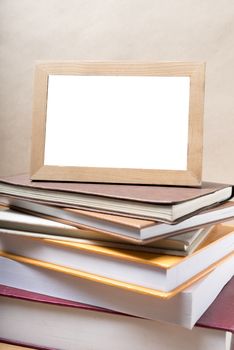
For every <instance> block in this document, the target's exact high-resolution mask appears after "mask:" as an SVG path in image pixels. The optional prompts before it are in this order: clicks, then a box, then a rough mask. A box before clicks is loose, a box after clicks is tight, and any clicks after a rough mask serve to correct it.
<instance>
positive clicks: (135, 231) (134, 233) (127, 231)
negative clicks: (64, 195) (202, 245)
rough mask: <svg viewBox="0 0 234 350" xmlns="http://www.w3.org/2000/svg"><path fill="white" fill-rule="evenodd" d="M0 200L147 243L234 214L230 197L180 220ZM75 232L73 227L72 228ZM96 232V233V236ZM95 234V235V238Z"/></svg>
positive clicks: (98, 236)
mask: <svg viewBox="0 0 234 350" xmlns="http://www.w3.org/2000/svg"><path fill="white" fill-rule="evenodd" d="M0 200H1V201H2V202H4V203H5V204H6V205H10V206H12V207H13V209H15V210H17V211H18V210H21V211H23V212H26V213H29V214H31V215H33V216H35V215H37V216H40V217H43V218H45V219H49V220H53V221H58V222H60V223H63V224H67V225H72V226H75V227H77V228H79V229H82V230H86V231H87V230H88V231H90V230H91V231H92V236H91V237H90V236H89V238H91V239H102V238H103V236H104V235H105V240H107V239H108V237H110V238H109V239H108V240H110V241H111V240H113V239H114V240H115V241H116V240H119V241H120V242H121V241H123V240H126V241H129V242H133V243H134V244H144V245H146V244H148V243H150V242H152V241H155V240H156V239H161V238H164V237H168V236H171V235H175V234H176V233H181V232H186V231H189V230H192V229H195V228H201V227H203V226H204V225H209V224H214V223H218V222H223V221H226V220H230V219H231V218H234V202H233V201H228V202H226V203H224V204H221V205H219V206H216V207H214V208H211V209H208V210H204V211H203V212H200V213H199V214H196V215H193V216H192V217H190V218H187V219H185V220H183V221H181V222H179V223H177V224H173V225H171V224H166V223H161V222H155V221H148V220H143V219H137V218H131V217H126V216H120V215H113V214H106V213H98V212H91V211H87V210H79V209H71V208H58V207H53V206H48V205H44V204H39V203H36V202H33V201H27V200H23V199H16V198H10V197H1V198H0ZM73 232H74V230H73ZM94 232H96V236H94ZM95 237H96V238H95Z"/></svg>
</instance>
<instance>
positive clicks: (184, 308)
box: [0, 257, 234, 346]
mask: <svg viewBox="0 0 234 350" xmlns="http://www.w3.org/2000/svg"><path fill="white" fill-rule="evenodd" d="M233 264H234V259H233V258H228V259H226V260H225V261H224V262H223V263H222V264H220V265H219V266H217V268H215V269H214V270H213V271H212V272H211V273H209V274H208V275H207V276H206V277H204V278H202V279H200V280H199V281H197V282H196V283H193V284H192V285H191V286H190V287H188V288H186V289H185V290H184V291H182V292H181V293H179V294H177V295H176V296H175V297H173V298H171V299H169V300H164V299H161V298H155V297H154V296H152V295H149V294H139V293H138V292H136V291H133V290H131V289H121V288H115V287H113V286H110V285H104V284H101V283H96V282H95V281H92V280H90V279H83V278H80V277H78V276H76V275H73V274H71V273H70V272H69V271H68V270H65V269H63V270H62V269H60V268H59V266H57V268H55V269H54V270H51V269H50V266H49V265H48V264H46V263H43V264H41V265H40V266H36V265H33V264H30V263H29V262H28V263H27V264H26V263H24V262H22V261H16V260H12V259H9V258H4V257H0V283H1V284H4V285H5V286H10V287H14V288H20V289H25V290H28V291H31V292H37V293H41V294H45V295H48V296H52V297H56V298H63V299H66V300H70V301H75V302H79V303H85V304H89V305H95V306H97V307H101V308H105V309H110V310H114V311H117V312H121V313H125V314H130V315H135V316H139V317H143V318H148V319H151V320H157V321H164V322H167V323H171V324H177V325H180V326H182V327H186V328H192V327H193V326H194V324H195V323H196V322H197V320H198V319H199V318H200V317H201V315H202V314H203V313H204V312H205V310H206V309H207V308H208V306H209V305H210V304H211V303H212V302H213V300H214V299H215V298H216V297H217V295H218V294H219V292H220V291H221V289H222V288H223V287H224V285H225V284H226V283H227V282H228V281H229V280H230V279H231V277H232V275H233V268H234V265H233ZM10 305H11V306H12V305H13V304H12V301H10ZM12 309H13V310H14V309H15V308H14V307H13V306H12ZM1 310H2V309H1ZM41 310H42V309H41ZM41 312H42V315H43V320H45V319H46V318H45V314H44V312H43V311H41ZM22 314H23V313H22V310H21V311H20V313H19V315H20V317H21V316H22ZM6 315H9V313H8V312H6ZM25 317H26V316H25ZM26 318H27V317H26ZM2 319H3V318H2V313H1V319H0V322H1V321H2ZM33 319H34V318H33ZM36 319H37V317H35V320H36ZM56 319H57V320H58V319H59V317H56ZM68 319H69V316H67V317H66V325H67V322H68ZM14 320H15V321H16V319H14ZM29 321H31V318H29ZM16 322H17V321H16ZM23 324H24V323H23V322H22V318H21V321H20V322H19V323H18V325H23ZM42 324H46V323H45V322H44V321H43V322H42ZM3 325H4V326H5V325H6V324H5V322H4V324H3ZM99 326H101V325H100V324H99ZM6 327H7V328H8V331H11V329H12V327H10V326H8V325H6ZM63 328H64V327H63ZM65 328H66V329H69V327H65ZM98 328H99V327H98ZM101 328H102V329H103V327H102V326H101ZM110 328H111V329H112V330H113V329H114V328H113V325H112V326H111V327H110ZM14 329H15V330H17V329H18V327H15V328H14ZM30 329H31V327H30ZM78 329H79V327H78ZM87 329H88V328H87V327H86V330H87ZM0 330H2V331H3V328H2V327H0ZM76 330H77V327H76ZM27 333H29V332H24V334H27ZM48 333H50V331H49V332H48ZM74 333H77V332H74ZM78 333H79V332H78ZM140 333H141V332H140ZM37 334H39V333H38V329H37ZM58 334H60V332H59V333H58ZM5 336H6V334H5ZM104 338H105V337H104ZM108 346H109V344H108ZM154 346H155V344H154Z"/></svg>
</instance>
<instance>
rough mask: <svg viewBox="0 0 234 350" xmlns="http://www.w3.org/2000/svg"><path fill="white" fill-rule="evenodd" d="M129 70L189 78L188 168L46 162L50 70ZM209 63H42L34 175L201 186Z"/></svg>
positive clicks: (37, 92)
mask: <svg viewBox="0 0 234 350" xmlns="http://www.w3.org/2000/svg"><path fill="white" fill-rule="evenodd" d="M51 74H52V75H53V74H56V75H59V74H60V75H125V76H134V75H138V76H175V77H176V76H188V77H190V103H189V141H188V158H187V164H188V168H187V170H183V171H182V170H158V169H127V168H125V169H122V168H93V167H76V166H64V167H63V166H50V165H44V148H45V130H46V106H47V90H48V76H49V75H51ZM204 74H205V65H204V63H200V62H157V63H154V62H137V61H136V62H134V61H121V62H120V61H119V62H114V61H110V62H101V61H100V62H95V61H86V62H78V61H67V62H44V63H39V64H38V65H37V68H36V73H35V87H34V101H33V127H32V150H31V179H32V180H53V181H58V180H61V181H80V182H109V183H135V184H158V185H160V184H163V185H178V186H200V185H201V175H202V148H203V141H202V137H203V104H204Z"/></svg>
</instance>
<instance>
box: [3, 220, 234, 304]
mask: <svg viewBox="0 0 234 350" xmlns="http://www.w3.org/2000/svg"><path fill="white" fill-rule="evenodd" d="M0 244H1V250H2V252H0V254H1V255H3V256H10V257H11V258H14V256H16V259H17V256H20V257H21V260H22V261H25V260H24V259H25V258H26V259H27V261H31V262H33V261H35V260H37V261H42V262H45V263H48V264H51V268H53V267H54V268H55V266H57V265H59V266H62V267H63V268H65V269H67V268H68V269H71V270H72V271H73V273H75V274H76V275H77V276H82V278H86V279H92V280H94V281H96V282H97V283H103V284H107V285H112V286H115V287H117V288H123V289H129V288H130V289H132V290H135V291H137V292H139V293H144V294H151V295H154V296H157V297H161V298H170V297H172V296H174V295H175V294H177V293H179V292H180V291H181V290H183V289H184V288H186V287H187V286H188V285H190V284H191V283H193V282H194V281H195V280H197V279H199V278H201V277H202V276H204V275H205V274H207V273H208V272H210V271H211V270H212V269H213V268H214V266H216V265H217V264H220V263H221V261H222V259H224V258H225V257H226V256H228V255H229V254H232V253H233V248H234V227H233V226H227V227H226V226H225V225H223V224H220V225H217V226H215V227H214V229H213V230H211V232H210V234H209V235H208V237H207V239H206V240H205V241H204V242H203V245H202V246H201V248H200V249H198V250H197V251H196V252H194V253H193V254H191V255H190V256H188V257H179V256H172V255H162V254H153V253H143V252H136V251H128V250H121V249H115V248H108V247H102V246H95V245H88V244H80V243H73V242H65V241H56V240H49V239H35V238H31V237H20V238H19V237H18V236H13V235H2V236H1V237H0ZM18 259H19V258H18Z"/></svg>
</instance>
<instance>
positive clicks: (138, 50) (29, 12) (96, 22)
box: [0, 0, 234, 183]
mask: <svg viewBox="0 0 234 350" xmlns="http://www.w3.org/2000/svg"><path fill="white" fill-rule="evenodd" d="M0 35H1V38H0V81H1V93H0V104H1V108H0V149H1V156H0V157H1V158H0V175H11V174H16V173H23V172H27V171H28V170H29V159H30V142H31V140H30V138H31V119H32V116H31V108H32V84H33V70H34V64H35V61H36V60H48V59H49V60H66V59H67V60H75V59H81V60H83V59H84V60H85V59H91V60H99V59H100V60H105V59H106V60H112V59H113V60H115V59H116V60H121V59H124V60H126V59H134V60H156V61H157V60H182V61H183V60H184V61H193V60H195V61H196V60H199V61H206V62H207V70H206V97H205V113H204V131H205V132H204V162H203V179H206V180H211V181H220V182H229V183H234V82H233V81H234V1H233V0H222V1H221V0H206V1H204V0H40V1H37V0H20V1H19V0H1V1H0Z"/></svg>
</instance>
